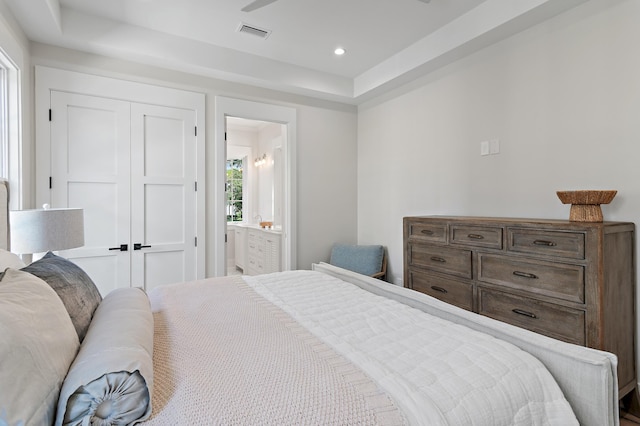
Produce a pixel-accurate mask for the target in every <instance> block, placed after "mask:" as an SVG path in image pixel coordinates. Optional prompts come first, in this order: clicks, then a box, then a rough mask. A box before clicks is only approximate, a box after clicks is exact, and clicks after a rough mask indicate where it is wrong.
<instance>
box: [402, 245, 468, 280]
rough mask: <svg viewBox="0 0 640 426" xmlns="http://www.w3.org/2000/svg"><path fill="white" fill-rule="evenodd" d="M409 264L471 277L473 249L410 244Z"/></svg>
mask: <svg viewBox="0 0 640 426" xmlns="http://www.w3.org/2000/svg"><path fill="white" fill-rule="evenodd" d="M409 265H410V266H418V267H421V268H427V269H430V270H433V271H439V272H444V273H446V274H452V275H457V276H459V277H463V278H471V251H469V250H459V249H452V248H447V247H440V246H428V245H423V244H410V245H409Z"/></svg>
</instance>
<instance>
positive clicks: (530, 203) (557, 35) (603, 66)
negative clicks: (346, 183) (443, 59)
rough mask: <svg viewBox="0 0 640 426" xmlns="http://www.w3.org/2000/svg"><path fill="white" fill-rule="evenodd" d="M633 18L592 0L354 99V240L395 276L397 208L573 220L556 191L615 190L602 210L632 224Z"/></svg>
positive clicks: (637, 196)
mask: <svg viewBox="0 0 640 426" xmlns="http://www.w3.org/2000/svg"><path fill="white" fill-rule="evenodd" d="M639 23H640V1H637V0H593V1H591V2H589V3H586V4H584V5H583V6H580V7H578V8H576V9H573V10H570V11H569V12H566V13H565V14H563V15H560V16H558V17H556V18H555V19H552V20H550V21H548V22H546V23H543V24H541V25H538V26H536V27H534V28H532V29H530V30H527V31H526V32H523V33H521V34H518V35H516V36H514V37H512V38H510V39H508V40H506V41H503V42H501V43H499V44H496V45H494V46H491V47H489V48H487V49H484V50H483V51H480V52H478V53H476V54H474V55H473V56H471V57H468V58H465V59H462V60H459V61H458V62H456V63H454V64H452V65H450V66H448V67H446V68H444V69H441V70H439V71H437V72H435V73H433V74H432V75H430V76H427V77H424V78H423V79H421V80H420V81H416V82H414V83H413V84H411V86H409V87H405V88H403V89H402V90H399V91H397V92H396V93H394V94H391V95H388V96H386V97H385V98H380V99H377V100H375V101H373V102H370V103H368V104H366V105H362V106H361V107H360V108H359V113H358V242H359V243H361V244H366V243H378V244H384V245H386V246H387V247H388V250H389V255H390V265H389V269H390V273H391V275H392V277H394V279H395V281H396V282H398V283H400V282H401V281H400V280H401V276H402V261H403V259H402V218H403V217H404V216H410V215H433V214H450V215H485V216H509V217H539V218H559V219H567V218H568V216H569V206H566V205H563V204H561V203H560V201H559V200H558V198H557V197H556V194H555V191H556V190H566V189H617V190H618V195H617V197H616V198H615V199H614V200H613V202H612V203H611V204H610V205H606V206H603V213H604V216H605V220H623V221H631V222H637V223H638V224H639V225H640V222H639V221H638V215H639V214H640V167H639V165H638V164H639V160H640V54H638V52H639V50H638V49H639V48H638V41H639V40H640V25H639ZM495 138H497V139H499V140H500V149H501V152H500V154H498V155H490V156H484V157H481V156H480V142H481V141H484V140H489V139H495ZM639 282H640V281H639Z"/></svg>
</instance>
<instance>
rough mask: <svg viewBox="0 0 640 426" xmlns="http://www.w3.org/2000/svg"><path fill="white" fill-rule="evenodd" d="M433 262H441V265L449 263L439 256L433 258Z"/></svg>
mask: <svg viewBox="0 0 640 426" xmlns="http://www.w3.org/2000/svg"><path fill="white" fill-rule="evenodd" d="M431 260H433V261H434V262H440V263H446V262H447V261H446V260H445V259H443V258H441V257H438V256H431Z"/></svg>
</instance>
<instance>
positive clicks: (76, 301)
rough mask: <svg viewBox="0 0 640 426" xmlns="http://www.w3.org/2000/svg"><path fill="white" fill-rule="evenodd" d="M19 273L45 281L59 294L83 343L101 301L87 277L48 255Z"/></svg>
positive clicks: (77, 267)
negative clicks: (25, 273) (23, 272)
mask: <svg viewBox="0 0 640 426" xmlns="http://www.w3.org/2000/svg"><path fill="white" fill-rule="evenodd" d="M22 270H23V271H26V272H29V273H31V274H33V275H35V276H37V277H38V278H40V279H42V280H44V281H46V282H47V284H49V285H50V286H51V288H53V289H54V290H55V292H56V293H58V297H60V299H61V300H62V303H64V306H65V308H67V312H69V316H70V317H71V322H73V326H74V327H75V328H76V332H77V333H78V338H79V339H80V342H82V340H84V336H85V335H86V334H87V330H88V329H89V324H90V323H91V318H92V317H93V313H94V312H95V310H96V308H97V307H98V305H99V304H100V301H102V296H101V295H100V292H99V291H98V288H97V287H96V285H95V284H94V282H93V281H92V280H91V278H90V277H89V276H88V275H87V273H86V272H84V271H83V270H82V269H81V268H80V267H79V266H77V265H76V264H75V263H73V262H71V261H69V260H67V259H65V258H62V257H60V256H56V255H55V254H53V253H51V252H49V253H47V254H46V255H45V256H44V257H43V258H42V259H40V260H37V261H35V262H33V263H32V264H30V265H29V266H26V267H24V268H22Z"/></svg>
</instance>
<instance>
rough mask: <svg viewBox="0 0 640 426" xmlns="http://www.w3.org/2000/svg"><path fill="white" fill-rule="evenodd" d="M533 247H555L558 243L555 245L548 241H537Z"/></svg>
mask: <svg viewBox="0 0 640 426" xmlns="http://www.w3.org/2000/svg"><path fill="white" fill-rule="evenodd" d="M533 245H536V246H547V247H553V246H555V245H556V243H554V242H553V241H547V240H535V241H534V242H533Z"/></svg>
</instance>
